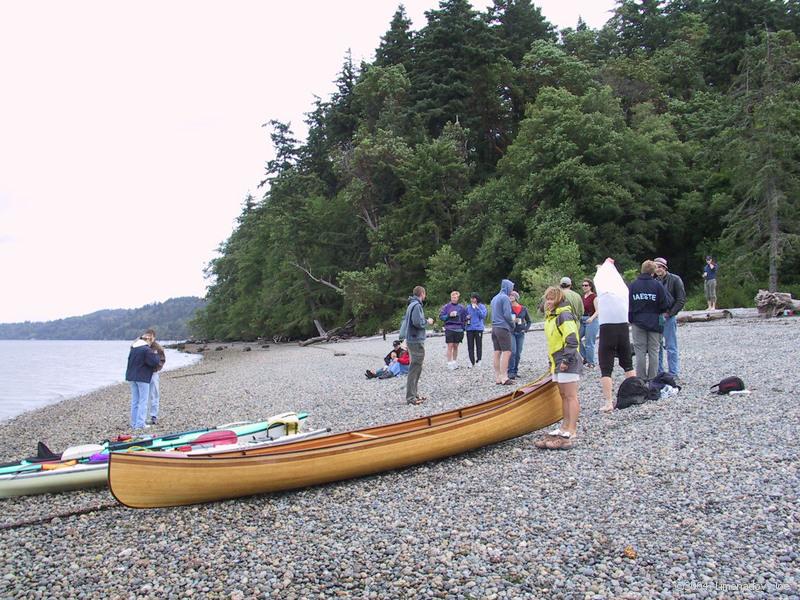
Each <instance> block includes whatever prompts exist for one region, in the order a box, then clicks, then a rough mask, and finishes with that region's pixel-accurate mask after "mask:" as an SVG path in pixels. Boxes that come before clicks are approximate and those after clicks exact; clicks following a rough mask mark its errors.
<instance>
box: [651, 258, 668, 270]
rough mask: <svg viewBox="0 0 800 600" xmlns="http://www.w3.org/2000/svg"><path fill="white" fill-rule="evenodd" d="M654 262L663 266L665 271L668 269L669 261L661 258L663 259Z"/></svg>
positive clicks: (656, 259)
mask: <svg viewBox="0 0 800 600" xmlns="http://www.w3.org/2000/svg"><path fill="white" fill-rule="evenodd" d="M653 262H654V263H656V264H657V265H661V266H662V267H664V268H665V269H666V268H667V259H666V258H661V257H658V258H654V259H653Z"/></svg>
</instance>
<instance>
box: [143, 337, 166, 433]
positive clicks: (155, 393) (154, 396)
mask: <svg viewBox="0 0 800 600" xmlns="http://www.w3.org/2000/svg"><path fill="white" fill-rule="evenodd" d="M145 334H147V335H149V336H150V337H152V338H153V342H152V343H151V344H150V348H151V349H153V350H154V351H155V353H156V354H158V366H157V367H156V368H155V369H154V370H153V376H152V377H151V378H150V393H149V394H148V396H147V414H148V415H150V416H149V417H148V418H147V422H148V423H150V425H155V424H156V423H157V422H158V405H159V402H160V401H161V391H160V390H159V389H158V385H159V381H160V379H161V376H160V375H159V374H158V372H159V371H160V370H161V369H163V368H164V363H166V362H167V355H166V354H164V348H162V347H161V344H159V343H158V342H157V341H156V330H155V329H148V330H147V331H145Z"/></svg>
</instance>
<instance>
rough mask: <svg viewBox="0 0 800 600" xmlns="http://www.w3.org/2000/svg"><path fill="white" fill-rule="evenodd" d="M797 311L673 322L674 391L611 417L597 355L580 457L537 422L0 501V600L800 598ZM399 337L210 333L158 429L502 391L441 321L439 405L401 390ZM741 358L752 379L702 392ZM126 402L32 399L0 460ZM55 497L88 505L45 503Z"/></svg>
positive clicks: (95, 436) (434, 378)
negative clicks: (346, 460) (451, 358)
mask: <svg viewBox="0 0 800 600" xmlns="http://www.w3.org/2000/svg"><path fill="white" fill-rule="evenodd" d="M798 325H800V321H798V319H797V318H793V317H788V318H781V319H773V320H757V319H729V320H724V321H713V322H709V323H692V324H687V325H681V326H680V327H679V330H678V340H679V347H680V352H681V361H682V373H681V383H682V385H683V389H682V390H681V392H680V394H679V395H678V396H677V397H675V398H671V399H668V400H664V401H660V402H655V403H650V404H646V405H643V406H639V407H633V408H631V409H628V410H624V411H615V412H614V413H612V414H609V415H606V414H602V413H600V412H599V409H600V407H601V406H602V404H603V401H602V397H601V393H600V383H599V379H598V378H599V373H598V372H597V371H596V370H594V371H591V372H587V373H586V375H585V377H584V378H583V380H582V381H581V384H580V395H579V397H580V402H581V410H582V414H581V417H580V423H579V436H580V437H579V442H578V445H577V446H576V447H575V448H574V449H573V450H570V451H566V452H559V451H540V450H536V449H535V448H534V447H533V442H534V440H535V439H537V438H538V437H539V436H540V435H541V432H537V433H534V434H531V435H528V436H525V437H522V438H517V439H514V440H510V441H508V442H504V443H501V444H497V445H495V446H492V447H488V448H483V449H480V450H477V451H474V452H471V453H469V454H466V455H461V456H456V457H453V458H451V459H447V460H442V461H439V462H435V463H429V464H425V465H421V466H417V467H412V468H408V469H404V470H401V471H394V472H389V473H385V474H381V475H377V476H372V477H367V478H363V479H358V480H353V481H346V482H341V483H338V484H332V485H326V486H322V487H317V488H312V489H306V490H301V491H295V492H289V493H284V494H275V495H265V496H258V497H252V498H245V499H239V500H231V501H224V502H218V503H213V504H206V505H199V506H190V507H181V508H170V509H155V510H131V509H127V508H124V507H122V506H120V505H117V504H116V503H115V502H114V500H113V498H112V497H111V495H110V494H109V492H108V490H107V489H99V490H88V491H78V492H67V493H63V494H58V495H42V496H32V497H22V498H11V499H5V500H0V514H1V515H2V516H0V526H3V529H2V530H0V598H185V597H198V598H230V599H241V598H265V597H276V598H285V599H292V598H298V599H299V598H332V597H351V596H352V597H357V598H453V599H462V598H592V599H594V598H597V599H600V598H608V599H611V598H648V599H649V598H674V597H680V598H776V597H786V598H800V581H798V571H800V568H799V567H800V556H799V555H798V553H800V550H799V549H798V548H799V547H800V514H799V513H798V508H797V507H798V495H800V474H798V466H799V465H800V461H799V460H798V442H797V434H798V423H799V422H800V419H798V417H799V416H800V414H799V413H800V411H799V410H798V398H800V384H798V381H800V377H798V371H797V364H798V361H797V358H796V354H797V352H796V350H797V340H798V333H800V327H798ZM390 340H391V338H389V340H387V341H384V340H382V339H381V338H369V339H360V340H352V341H345V342H339V343H334V344H318V345H313V346H309V347H305V348H302V347H299V346H297V345H294V344H291V345H290V344H286V345H276V344H270V346H269V347H268V348H263V347H261V345H260V344H242V343H238V344H209V345H208V350H207V351H206V352H205V358H204V359H203V361H201V362H200V363H198V364H196V365H193V366H191V367H188V368H186V369H182V370H180V371H172V372H169V373H165V374H164V375H163V376H162V379H161V390H162V400H161V419H160V423H159V425H158V426H157V427H154V428H153V429H151V430H150V431H151V432H153V433H166V432H169V431H178V430H181V429H188V428H193V427H198V426H206V425H209V426H210V425H216V424H219V423H225V422H230V421H240V420H249V419H254V420H256V419H262V418H264V417H266V416H269V415H272V414H276V413H279V412H284V411H288V410H298V411H299V410H305V411H307V412H309V413H310V414H311V417H310V418H309V419H308V424H307V427H309V428H311V427H331V428H332V429H333V431H346V430H350V429H355V428H360V427H365V426H369V425H374V424H379V423H387V422H392V421H397V420H404V419H408V418H411V417H415V416H420V415H424V414H429V413H435V412H439V411H441V410H445V409H448V408H453V407H457V406H462V405H467V404H472V403H475V402H479V401H482V400H485V399H487V398H489V397H492V396H495V395H497V394H498V393H499V392H498V390H500V388H499V387H498V386H495V385H494V382H493V376H492V369H491V366H490V364H488V363H489V362H490V360H491V340H490V339H489V336H484V351H485V358H487V359H489V360H486V361H485V362H487V364H486V365H485V366H484V367H482V368H479V369H467V368H465V366H466V364H467V363H468V360H467V356H466V347H465V346H462V348H461V352H460V356H459V363H460V365H461V368H460V369H458V370H456V371H449V370H447V368H446V361H445V342H444V338H443V337H432V338H429V339H428V341H427V343H426V353H427V354H426V359H425V367H424V370H423V374H422V378H421V381H420V392H421V393H422V394H424V395H426V396H429V398H430V400H429V402H427V403H426V404H424V405H421V406H410V405H407V404H405V402H404V389H405V378H404V377H400V378H396V379H390V380H385V381H383V380H367V379H366V378H365V377H364V370H365V369H367V368H375V367H378V366H380V365H381V364H382V357H383V356H384V354H386V352H387V351H388V349H389V347H390V346H391V344H390ZM220 346H224V347H225V348H224V349H222V350H216V349H215V348H217V347H220ZM246 347H249V348H251V351H245V348H246ZM545 348H546V346H545V340H544V334H543V332H541V331H534V332H530V333H529V334H528V336H527V340H526V344H525V349H524V353H523V357H522V363H521V367H520V375H521V378H522V379H523V380H533V379H535V378H536V377H537V376H538V375H540V374H541V373H543V372H544V371H545V370H546V360H547V359H546V349H545ZM729 375H738V376H740V377H742V379H744V381H745V383H746V384H747V386H748V388H749V389H751V390H752V392H753V393H752V394H751V395H749V396H738V397H729V396H716V395H710V394H709V387H710V386H711V385H712V384H714V383H717V382H718V381H719V380H720V379H722V378H723V377H726V376H729ZM615 376H616V383H618V382H619V380H620V379H621V372H620V371H619V369H617V372H616V373H615ZM129 402H130V399H129V389H128V387H127V385H117V386H112V387H109V388H104V389H102V390H99V391H97V392H94V393H91V394H88V395H85V396H82V397H79V398H75V399H71V400H66V401H63V402H61V403H59V404H57V405H53V406H49V407H46V408H44V409H41V410H38V411H36V412H32V413H26V414H24V415H21V416H19V417H17V418H15V419H13V420H11V421H9V422H7V423H4V424H2V425H0V459H2V460H4V461H5V460H13V459H16V458H20V457H22V456H26V455H29V454H30V453H31V452H32V451H33V449H34V448H35V443H36V441H37V440H43V441H46V442H47V443H48V445H50V447H51V448H54V449H60V448H63V447H65V446H68V445H72V444H77V443H87V442H94V441H97V440H100V439H103V438H107V437H112V436H115V435H116V434H118V433H121V432H124V431H126V430H127V415H128V411H129ZM92 508H96V510H94V511H92V510H91V509H92ZM61 513H81V514H73V515H69V516H61V517H57V518H55V519H52V520H46V521H43V522H32V521H35V520H36V519H41V518H42V517H47V516H50V515H53V514H61ZM25 522H28V523H30V524H27V525H25V524H23V523H25ZM31 522H32V523H31Z"/></svg>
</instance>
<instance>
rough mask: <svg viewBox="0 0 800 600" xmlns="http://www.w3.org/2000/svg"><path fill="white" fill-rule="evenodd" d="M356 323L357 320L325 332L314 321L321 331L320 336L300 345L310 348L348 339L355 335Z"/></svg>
mask: <svg viewBox="0 0 800 600" xmlns="http://www.w3.org/2000/svg"><path fill="white" fill-rule="evenodd" d="M355 322H356V320H355V319H350V320H349V321H348V322H347V323H345V324H344V325H342V326H341V327H334V328H333V329H331V330H330V331H325V329H324V328H323V327H322V324H321V323H320V322H319V321H317V320H316V319H314V325H316V327H317V331H319V333H320V334H319V335H318V336H316V337H313V338H308V339H307V340H303V341H302V342H298V345H300V346H310V345H311V344H316V343H317V342H337V341H339V340H341V339H344V338H348V337H350V336H352V335H353V326H354V325H355Z"/></svg>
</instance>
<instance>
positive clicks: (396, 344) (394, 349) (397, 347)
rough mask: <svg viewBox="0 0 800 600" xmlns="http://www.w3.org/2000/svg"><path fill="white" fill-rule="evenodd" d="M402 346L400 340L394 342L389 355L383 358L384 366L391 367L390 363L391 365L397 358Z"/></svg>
mask: <svg viewBox="0 0 800 600" xmlns="http://www.w3.org/2000/svg"><path fill="white" fill-rule="evenodd" d="M401 344H402V342H401V341H400V340H394V341H393V342H392V349H391V350H389V354H387V355H386V356H384V357H383V364H385V365H386V366H389V363H391V362H392V361H393V360H394V359H396V358H397V355H398V352H399V350H400V345H401Z"/></svg>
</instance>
